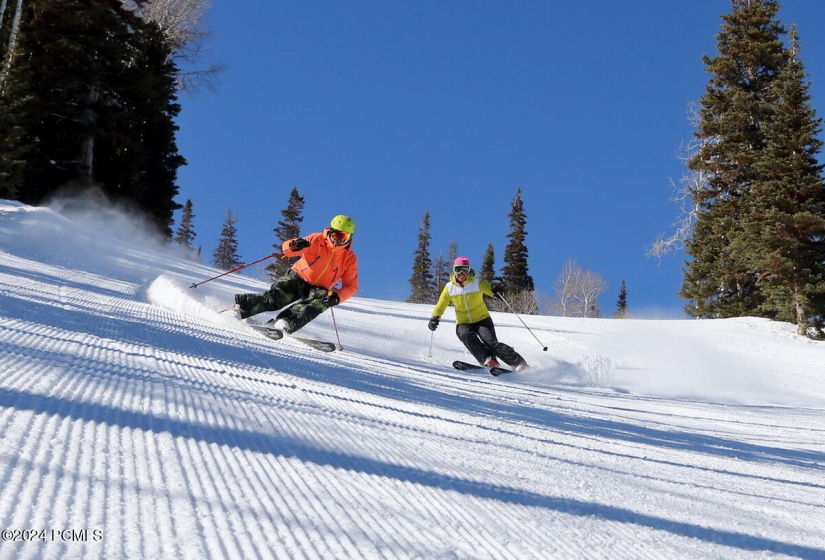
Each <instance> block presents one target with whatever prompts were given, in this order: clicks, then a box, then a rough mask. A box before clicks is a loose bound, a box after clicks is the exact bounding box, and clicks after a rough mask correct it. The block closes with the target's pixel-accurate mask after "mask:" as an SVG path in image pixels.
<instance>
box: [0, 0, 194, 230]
mask: <svg viewBox="0 0 825 560" xmlns="http://www.w3.org/2000/svg"><path fill="white" fill-rule="evenodd" d="M22 53H25V56H23V55H22ZM8 54H9V57H6V60H9V61H11V62H10V63H8V65H7V68H5V67H4V72H5V73H4V75H3V79H2V82H1V85H0V154H3V155H2V157H0V192H2V193H4V194H5V195H8V194H13V195H14V196H15V198H16V199H17V200H20V201H22V202H25V203H28V204H40V203H42V202H44V201H45V200H46V199H47V198H48V197H49V196H51V195H52V194H54V193H55V192H57V191H58V190H59V189H61V188H66V187H71V188H75V189H83V188H87V187H90V186H96V187H99V188H101V190H102V191H103V192H104V193H106V194H107V195H108V196H109V197H111V198H114V199H126V200H132V201H135V202H136V203H137V205H138V207H139V208H140V209H141V210H143V211H144V212H145V213H146V214H147V215H148V216H149V217H150V218H151V219H152V220H153V222H154V223H155V224H156V226H157V228H158V229H159V230H160V231H161V232H162V233H163V234H164V235H166V236H167V237H170V236H171V233H172V232H171V224H172V218H173V214H174V211H175V210H176V209H177V208H179V205H177V204H176V203H175V202H174V200H173V199H174V196H175V195H176V194H177V186H176V185H175V181H176V178H177V169H178V167H179V166H181V165H183V164H184V163H185V161H184V160H183V158H182V157H181V156H180V155H178V153H177V146H176V145H175V139H174V136H175V132H176V131H177V126H176V125H175V124H174V118H175V117H176V116H177V114H178V112H179V110H180V107H179V105H178V104H177V103H176V98H175V92H176V90H175V73H176V69H175V67H174V65H173V64H172V63H171V62H170V50H169V48H168V46H167V45H166V43H165V40H164V36H163V34H162V33H161V32H160V31H159V29H158V28H157V26H156V25H155V24H151V23H147V22H145V21H143V20H141V19H140V18H139V17H137V16H135V14H134V13H133V12H131V11H129V10H127V9H125V8H124V7H123V5H122V4H121V2H119V1H118V0H59V1H58V0H31V1H30V2H27V5H26V9H24V10H23V11H22V15H21V18H20V22H19V27H18V34H17V36H16V39H15V48H14V52H12V53H8Z"/></svg>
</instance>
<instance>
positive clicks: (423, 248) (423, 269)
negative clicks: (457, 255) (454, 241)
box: [407, 210, 437, 303]
mask: <svg viewBox="0 0 825 560" xmlns="http://www.w3.org/2000/svg"><path fill="white" fill-rule="evenodd" d="M432 269H433V264H432V260H431V259H430V211H429V210H427V211H426V212H424V216H423V217H422V218H421V225H420V226H419V228H418V246H417V247H416V249H415V252H414V253H413V268H412V275H411V276H410V279H409V284H410V288H411V289H412V291H411V292H410V297H408V298H407V302H408V303H435V296H436V294H437V292H436V286H435V285H434V283H433V273H432Z"/></svg>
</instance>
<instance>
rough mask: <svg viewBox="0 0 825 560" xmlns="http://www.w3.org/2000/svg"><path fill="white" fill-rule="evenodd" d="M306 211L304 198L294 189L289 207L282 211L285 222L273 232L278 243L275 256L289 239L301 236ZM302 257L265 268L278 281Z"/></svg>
mask: <svg viewBox="0 0 825 560" xmlns="http://www.w3.org/2000/svg"><path fill="white" fill-rule="evenodd" d="M303 210H304V198H303V197H302V196H301V195H300V193H299V192H298V189H296V188H293V189H292V190H291V191H290V193H289V200H288V201H287V206H286V208H284V209H283V210H281V216H283V220H279V221H278V227H276V228H274V229H273V230H272V231H274V232H275V239H277V240H278V241H277V242H276V243H274V244H273V245H272V247H273V248H274V249H275V254H280V253H281V245H283V242H284V241H287V240H288V239H295V238H296V237H300V235H301V222H303V221H304V217H303V216H302V215H301V213H302V212H303ZM299 258H300V257H293V258H290V259H280V258H279V259H275V260H274V261H273V262H272V263H270V264H268V265H267V266H266V268H265V270H266V271H267V273H268V274H269V278H270V279H271V280H272V281H275V280H277V279H278V278H280V277H281V276H283V275H284V274H286V272H287V271H288V270H289V267H291V266H292V265H293V263H295V261H297V260H298V259H299Z"/></svg>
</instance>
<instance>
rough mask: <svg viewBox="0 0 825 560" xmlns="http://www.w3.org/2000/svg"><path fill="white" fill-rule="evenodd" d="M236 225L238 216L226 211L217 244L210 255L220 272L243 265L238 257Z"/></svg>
mask: <svg viewBox="0 0 825 560" xmlns="http://www.w3.org/2000/svg"><path fill="white" fill-rule="evenodd" d="M237 223H238V215H237V214H233V213H232V211H231V210H227V211H226V219H225V220H224V223H223V229H221V236H220V237H219V238H218V244H217V246H216V247H215V251H214V252H213V253H212V257H213V261H212V262H213V263H215V266H216V267H217V268H219V269H221V270H232V269H233V268H238V267H239V266H241V265H243V261H242V260H241V257H240V256H239V255H238V230H237V229H236V228H235V224H237Z"/></svg>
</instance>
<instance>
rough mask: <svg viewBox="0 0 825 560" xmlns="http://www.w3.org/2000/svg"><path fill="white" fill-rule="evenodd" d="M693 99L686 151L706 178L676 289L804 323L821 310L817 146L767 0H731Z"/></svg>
mask: <svg viewBox="0 0 825 560" xmlns="http://www.w3.org/2000/svg"><path fill="white" fill-rule="evenodd" d="M732 6H733V11H732V12H731V14H728V15H726V16H723V19H724V21H725V23H724V25H723V26H722V31H721V32H720V33H719V35H717V39H718V49H719V55H718V56H717V57H715V58H713V59H710V58H707V57H706V58H705V64H706V66H707V68H708V70H709V71H710V72H711V73H712V74H713V77H712V78H711V80H710V82H709V85H708V87H707V91H706V93H705V95H704V96H703V97H702V99H701V104H702V110H701V114H700V121H699V127H698V131H697V133H696V135H697V138H699V139H700V140H701V141H702V143H701V148H700V149H699V150H698V151H697V152H696V154H694V156H693V157H692V158H691V159H690V160H689V162H688V165H689V167H690V168H691V169H693V170H697V171H700V172H703V173H705V174H706V176H707V178H708V180H707V183H706V184H705V185H704V186H703V188H700V189H695V190H694V191H693V192H692V193H691V195H692V198H693V201H694V203H695V204H696V206H697V208H698V209H699V212H698V214H697V219H696V222H695V225H694V228H693V232H692V237H691V239H690V240H689V241H688V242H687V243H686V245H685V247H686V250H687V252H688V254H690V255H691V256H692V257H693V259H692V261H690V262H688V263H687V268H686V270H685V276H684V280H683V283H682V289H681V291H680V295H682V296H683V297H685V298H687V299H689V300H690V303H689V304H688V305H687V306H686V309H687V311H688V313H689V314H692V315H694V316H699V317H703V316H704V317H733V316H743V315H754V316H761V317H769V318H774V319H779V320H786V321H793V322H796V324H797V330H798V332H800V333H804V332H806V331H807V330H808V328H809V327H811V326H817V325H820V324H821V323H822V320H823V316H825V313H824V311H825V307H823V305H825V301H824V300H825V270H823V267H825V248H824V247H823V243H825V202H824V198H825V195H823V182H822V177H821V171H822V166H821V165H819V164H818V163H817V162H816V158H815V155H816V153H817V152H818V151H819V150H820V148H821V146H822V143H821V141H819V140H818V139H817V134H818V132H819V130H820V123H821V121H820V119H817V118H816V116H815V113H814V111H813V110H812V109H811V107H810V103H809V100H810V98H809V94H808V84H806V83H805V73H804V69H803V67H802V62H801V60H800V59H799V57H798V55H797V51H798V48H799V47H798V44H797V37H796V31H795V30H792V32H791V35H790V47H791V48H790V49H787V48H785V46H784V45H783V43H782V40H781V37H782V36H783V35H784V34H786V31H785V29H784V28H783V27H782V26H781V24H780V23H779V22H778V21H777V20H776V19H775V15H776V13H777V11H778V9H779V5H778V4H777V3H776V2H773V1H768V0H761V1H750V2H747V1H744V0H733V1H732Z"/></svg>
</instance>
